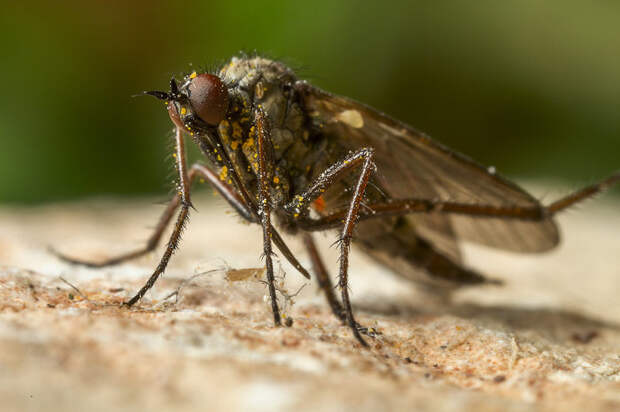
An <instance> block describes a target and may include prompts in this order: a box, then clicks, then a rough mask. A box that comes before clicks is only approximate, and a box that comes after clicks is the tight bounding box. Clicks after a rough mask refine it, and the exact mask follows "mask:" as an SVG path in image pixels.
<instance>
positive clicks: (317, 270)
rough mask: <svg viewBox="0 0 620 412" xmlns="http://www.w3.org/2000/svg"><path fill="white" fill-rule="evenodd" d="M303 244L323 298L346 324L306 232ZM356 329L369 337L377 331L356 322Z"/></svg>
mask: <svg viewBox="0 0 620 412" xmlns="http://www.w3.org/2000/svg"><path fill="white" fill-rule="evenodd" d="M303 241H304V246H305V247H306V251H307V252H308V255H310V260H311V261H312V269H313V271H314V274H315V275H316V278H317V280H318V282H319V288H321V290H322V291H323V293H324V294H325V298H326V299H327V303H328V304H329V307H330V309H331V310H332V313H333V314H334V315H335V316H336V317H337V318H338V319H340V321H342V323H343V324H347V317H346V315H345V313H344V308H343V307H342V305H341V304H340V302H339V301H338V298H337V297H336V294H335V293H334V285H333V284H332V281H331V279H330V277H329V273H328V272H327V268H326V267H325V265H324V264H323V259H321V255H320V254H319V250H318V249H317V247H316V244H315V242H314V239H313V238H312V235H311V234H310V233H308V232H305V233H304V234H303ZM356 325H357V330H358V331H359V332H360V333H361V334H362V335H366V336H370V337H375V336H377V334H380V333H379V332H377V331H376V330H375V329H374V328H367V327H364V326H362V325H360V324H359V323H357V322H356Z"/></svg>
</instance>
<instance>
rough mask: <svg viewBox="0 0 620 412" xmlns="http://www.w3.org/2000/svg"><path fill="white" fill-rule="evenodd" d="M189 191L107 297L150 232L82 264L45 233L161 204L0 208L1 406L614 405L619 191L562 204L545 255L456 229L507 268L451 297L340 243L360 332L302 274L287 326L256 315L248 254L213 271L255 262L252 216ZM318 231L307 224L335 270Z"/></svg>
mask: <svg viewBox="0 0 620 412" xmlns="http://www.w3.org/2000/svg"><path fill="white" fill-rule="evenodd" d="M195 203H196V205H197V207H198V209H199V212H198V213H194V214H193V217H192V221H191V222H190V225H189V227H188V230H187V233H186V236H185V238H184V241H183V243H182V246H181V250H180V251H179V253H178V255H176V256H175V258H174V259H173V262H172V265H171V267H170V269H169V270H168V271H167V272H166V275H165V276H164V278H163V279H162V281H161V282H159V283H158V284H157V286H156V287H155V289H154V290H153V292H152V293H150V294H147V296H146V298H145V299H144V300H143V301H142V302H141V303H140V304H139V305H138V306H137V307H135V308H132V309H126V308H122V307H120V306H119V304H120V303H121V302H122V301H123V300H124V299H126V298H127V297H128V296H130V295H131V294H132V293H133V292H135V291H136V290H137V288H138V287H139V286H141V284H142V282H144V281H145V279H146V277H147V276H148V275H149V272H150V270H152V268H153V267H154V266H155V264H156V261H157V257H158V256H159V254H160V253H161V250H160V251H158V252H157V253H155V254H153V255H152V256H149V257H146V258H143V259H139V260H137V261H135V262H131V263H128V264H125V265H121V266H117V267H111V268H106V269H100V270H94V269H85V268H81V267H75V266H71V265H68V264H65V263H62V262H60V261H58V260H57V259H56V258H54V257H53V256H51V255H50V254H49V253H48V252H47V250H46V247H47V246H48V245H50V244H53V245H54V246H56V247H58V248H60V249H61V250H62V251H65V252H67V253H71V254H72V255H76V256H83V257H89V258H95V259H96V258H102V257H105V256H108V255H111V254H114V253H116V252H120V251H125V250H127V249H130V248H134V247H137V246H139V245H140V244H141V243H140V242H141V241H142V240H143V239H145V238H146V237H147V236H148V230H147V229H146V228H145V226H146V225H149V224H153V223H154V222H155V221H156V219H157V215H158V213H159V212H160V211H161V210H162V207H161V206H156V205H153V204H149V203H121V202H112V201H101V202H89V203H82V204H72V205H56V206H47V207H40V208H35V209H26V210H24V209H8V208H4V209H1V210H0V265H2V266H0V402H2V410H7V411H10V410H40V409H43V408H45V409H46V410H50V411H54V410H59V411H60V410H67V409H71V410H85V409H88V410H94V411H97V410H121V411H122V410H136V409H137V408H138V406H140V407H141V408H142V409H146V408H149V409H150V410H166V411H170V410H184V411H191V410H258V411H260V410H265V411H267V410H269V411H271V410H291V409H295V410H298V411H301V410H312V411H316V410H321V411H322V410H326V411H330V410H334V411H336V410H338V411H342V410H345V411H346V410H358V411H360V410H361V411H365V410H368V411H371V410H372V411H374V410H400V409H403V410H405V409H407V410H412V409H414V408H416V409H417V410H428V411H453V410H467V409H470V410H476V411H487V410H488V411H491V410H507V411H513V410H514V411H522V410H551V411H554V410H563V411H566V410H583V409H585V408H588V409H590V410H595V409H596V410H618V408H620V326H619V325H620V301H619V300H618V299H617V291H618V290H620V254H619V253H618V252H619V249H618V244H620V242H619V240H620V235H619V234H618V233H620V232H619V229H620V213H618V204H617V203H615V204H614V203H613V202H612V201H607V202H605V201H603V200H602V199H601V200H597V201H596V202H593V203H591V204H589V205H587V207H583V208H582V209H581V210H579V211H578V212H569V213H568V214H567V215H566V216H562V217H561V218H560V224H561V225H562V228H563V233H564V237H565V242H564V243H563V245H562V246H561V247H560V248H559V249H558V250H557V251H555V252H553V253H550V254H547V255H543V256H517V255H511V254H508V253H502V252H497V251H490V250H483V249H481V248H474V247H469V248H468V250H467V252H468V260H469V261H470V262H471V264H472V265H473V266H475V267H476V268H478V269H480V270H481V271H483V272H485V273H489V274H492V275H494V276H496V277H500V278H502V279H504V280H505V281H506V286H503V287H488V288H478V289H470V290H465V291H463V292H460V293H459V294H458V295H457V296H455V298H454V301H453V302H452V303H451V304H446V303H445V302H442V301H440V300H439V299H433V298H430V297H428V296H425V295H423V294H421V293H420V292H418V291H416V289H415V287H414V286H413V285H410V284H409V283H407V282H405V281H402V280H400V279H398V278H397V277H395V276H393V275H392V274H390V273H388V272H387V271H385V270H384V269H383V268H381V267H377V266H375V265H373V264H371V263H370V262H369V261H368V260H366V259H365V258H364V257H363V256H361V253H359V252H356V251H355V249H354V251H353V262H352V265H353V266H352V271H351V277H352V286H351V290H352V293H353V299H354V303H355V306H356V310H357V314H358V318H359V320H360V322H361V323H363V324H365V325H367V326H373V327H375V328H377V329H378V330H379V331H380V332H381V333H382V334H381V335H380V336H378V337H377V338H376V339H374V340H372V341H371V344H372V349H370V350H363V349H361V348H360V347H359V345H358V344H357V343H356V342H355V341H354V340H353V339H352V338H351V334H350V333H349V331H348V330H347V329H346V328H344V327H342V326H341V325H340V324H339V322H337V321H336V320H335V319H334V318H333V317H332V316H331V315H330V312H329V309H328V307H327V305H326V304H325V303H324V302H323V299H322V297H321V296H320V295H318V294H317V293H316V285H314V284H310V285H307V286H305V287H304V288H303V289H302V291H301V292H300V294H299V295H298V296H296V297H294V298H293V301H290V300H286V302H285V300H283V301H282V303H286V305H287V308H286V309H287V310H286V313H287V316H290V317H292V318H293V319H294V324H293V326H292V327H290V328H274V327H272V324H271V319H272V317H271V314H270V312H269V307H268V305H267V304H266V303H265V302H264V296H265V294H266V289H265V287H264V285H263V284H262V283H261V282H259V281H257V279H256V277H257V276H260V273H261V272H260V271H253V272H248V273H247V274H249V275H250V276H249V277H248V278H247V279H244V280H237V281H230V280H227V268H230V267H234V268H256V267H260V266H261V262H260V259H259V256H260V254H261V244H260V239H261V234H260V230H259V228H258V227H254V226H247V225H243V224H238V220H239V219H238V218H237V217H234V215H231V214H230V213H228V212H226V210H227V208H226V207H225V206H223V205H222V203H221V202H217V203H206V202H204V201H202V200H200V199H198V200H196V201H195ZM333 239H334V235H333V234H329V235H327V236H326V237H324V236H323V235H319V236H317V240H318V241H319V243H321V244H323V246H324V247H323V251H324V252H325V256H326V260H327V262H328V264H329V267H330V268H331V269H332V272H335V267H336V259H337V255H336V253H335V250H334V249H333V248H332V249H330V248H329V245H330V244H331V243H332V242H333ZM291 244H292V245H293V249H294V250H295V251H298V252H299V256H300V258H301V260H302V263H306V264H307V259H306V257H305V255H304V254H303V252H302V250H301V248H300V246H299V244H297V243H295V242H293V243H291ZM202 272H207V273H204V274H202V275H199V276H195V277H194V278H192V279H191V280H188V279H190V277H192V276H193V275H195V274H196V273H202ZM285 272H286V273H287V274H288V275H287V276H286V279H285V281H284V283H283V286H282V287H283V288H284V289H286V290H288V291H289V293H290V294H292V293H294V292H295V291H297V290H298V289H299V287H301V286H302V285H303V284H304V283H305V280H304V279H300V276H298V275H297V274H296V272H295V271H294V270H292V269H291V268H290V267H289V266H287V265H285V264H284V263H282V270H281V271H280V273H279V275H280V277H284V273H285ZM229 275H230V272H229ZM236 275H237V277H243V276H239V273H237V274H236ZM61 277H62V279H61ZM229 278H230V276H229ZM63 279H64V280H63ZM180 286H182V287H180ZM179 287H180V289H179ZM74 288H75V289H74ZM76 289H77V290H76ZM177 289H179V293H178V296H172V297H168V298H167V299H165V298H166V297H167V296H168V295H169V294H170V293H171V292H174V291H175V290H177Z"/></svg>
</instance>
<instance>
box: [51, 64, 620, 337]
mask: <svg viewBox="0 0 620 412" xmlns="http://www.w3.org/2000/svg"><path fill="white" fill-rule="evenodd" d="M145 94H147V95H151V96H154V97H156V98H157V99H160V100H163V101H164V102H165V104H166V108H167V111H168V115H169V116H170V119H171V120H172V123H173V124H174V127H175V134H174V139H175V144H176V153H175V156H174V158H175V161H176V166H177V171H178V184H177V193H176V195H175V196H174V198H173V199H172V200H171V201H170V203H169V205H168V207H167V208H166V210H165V211H164V213H163V215H162V216H161V218H160V220H159V223H158V224H157V227H156V229H155V231H154V233H153V234H152V235H151V237H150V238H149V239H148V241H147V242H146V245H145V246H144V247H142V248H140V249H138V250H135V251H131V252H128V253H126V254H123V255H120V256H116V257H113V258H110V259H108V260H106V261H103V262H98V263H94V262H88V261H83V260H77V259H72V258H68V257H66V256H63V255H61V257H62V258H63V259H65V260H67V261H69V262H72V263H76V264H83V265H87V266H94V267H103V266H109V265H114V264H119V263H121V262H124V261H126V260H129V259H133V258H136V257H138V256H142V255H144V254H146V253H148V252H150V251H152V250H154V249H155V248H156V247H157V245H158V244H159V243H160V240H161V238H162V235H163V232H164V230H165V228H166V227H167V226H168V225H169V224H170V223H171V222H172V220H173V218H174V216H175V214H176V221H175V223H174V230H173V231H172V234H171V235H170V238H169V240H168V243H167V246H166V249H165V251H164V254H163V256H162V257H161V260H160V262H159V264H158V265H157V267H156V268H155V270H154V272H153V274H152V275H151V277H150V278H149V279H148V281H147V282H146V283H145V285H144V286H143V287H142V288H141V289H140V290H139V291H138V292H137V293H136V295H135V296H133V297H132V298H131V299H130V300H129V301H127V302H126V303H125V304H126V305H127V306H132V305H134V304H135V303H136V302H138V301H139V300H140V299H141V298H142V297H143V296H144V294H145V293H146V292H147V291H148V290H149V289H150V288H151V287H152V286H153V285H154V284H155V282H156V281H157V279H158V278H159V276H160V275H161V274H162V273H164V271H165V269H166V266H167V265H168V262H169V261H170V258H171V257H172V255H173V253H174V251H175V250H176V248H177V247H178V245H179V239H180V236H181V232H182V231H183V227H184V225H185V223H186V221H187V218H188V216H189V214H190V210H191V208H192V203H191V196H190V195H191V186H192V183H193V182H194V181H195V180H196V178H202V179H205V180H206V181H208V182H209V183H210V184H211V185H212V186H213V187H214V188H215V189H216V190H217V191H218V192H219V193H220V194H221V195H222V196H223V197H224V199H226V200H227V201H228V203H229V204H230V205H231V206H232V208H233V209H235V210H236V211H237V212H238V213H239V215H240V216H241V217H242V218H244V219H245V220H247V221H248V222H251V223H256V224H259V225H261V227H262V230H263V238H262V243H263V252H264V256H265V266H266V278H267V284H268V288H269V295H270V298H271V308H272V312H273V320H274V323H275V325H280V324H281V323H282V321H281V316H280V308H279V307H278V301H277V299H276V286H275V284H274V274H273V262H272V255H273V251H272V246H275V247H276V248H277V249H278V250H279V251H280V253H281V254H282V255H283V256H284V257H285V258H286V259H287V260H288V261H289V262H290V263H291V264H292V265H293V266H294V267H295V268H296V269H297V270H298V271H299V272H300V273H301V274H302V275H303V276H305V277H307V278H310V274H309V273H308V271H307V270H306V269H305V268H304V267H303V266H302V265H301V264H300V263H299V261H298V260H297V258H296V257H295V256H294V255H293V253H292V252H291V251H290V249H289V248H288V247H287V245H286V243H285V242H284V240H283V238H282V237H281V236H280V233H279V230H282V231H283V232H287V233H290V234H298V235H301V236H302V237H303V241H304V245H305V247H306V250H307V251H308V253H309V256H310V261H311V262H312V269H313V272H314V275H315V276H316V278H317V280H318V282H319V286H320V288H321V289H322V290H323V292H324V293H325V296H326V299H327V301H328V303H329V306H330V308H331V310H332V312H333V313H334V315H335V316H336V317H338V318H339V319H340V320H341V321H342V322H343V323H344V324H346V325H348V326H349V327H350V328H351V330H352V332H353V334H354V336H355V337H356V338H357V340H358V341H359V342H360V343H361V344H362V345H364V346H367V343H366V341H365V339H364V338H363V337H362V335H363V334H365V335H368V336H373V334H374V333H375V332H374V330H373V329H367V328H363V327H362V326H361V325H359V324H358V323H357V321H356V320H355V317H354V314H353V311H352V309H351V302H350V299H349V289H348V282H349V250H350V246H351V243H352V242H353V243H355V244H357V245H358V246H359V247H360V248H361V249H362V250H364V251H365V252H366V253H367V254H369V255H370V256H371V257H372V258H374V259H375V260H377V261H378V262H380V263H382V264H384V265H385V266H387V267H388V268H390V269H392V270H393V271H394V272H396V273H397V274H399V275H401V276H403V277H405V278H408V279H410V280H412V281H414V282H417V283H419V284H422V285H425V286H427V287H430V288H435V289H437V290H446V289H447V290H453V289H456V288H459V287H462V286H467V285H480V284H484V283H497V281H495V280H493V279H489V278H487V277H485V276H484V275H482V274H480V273H477V272H475V271H474V270H472V269H469V268H467V267H466V266H465V265H464V264H463V260H462V256H461V252H460V248H459V242H460V241H463V240H465V241H470V242H474V243H478V244H482V245H486V246H491V247H495V248H499V249H504V250H510V251H515V252H529V253H533V252H543V251H546V250H549V249H551V248H553V247H555V246H556V245H557V244H558V242H559V235H558V230H557V226H556V224H555V222H554V220H553V217H554V215H555V214H557V213H558V212H560V211H562V210H564V209H566V208H569V207H571V206H572V205H574V204H576V203H578V202H580V201H582V200H584V199H587V198H590V197H592V196H593V195H595V194H596V193H599V192H601V191H603V190H605V189H607V188H608V187H610V186H611V185H613V184H615V183H617V182H619V181H620V172H616V173H615V174H613V175H612V176H610V177H608V178H607V179H605V180H603V181H601V182H599V183H597V184H594V185H591V186H588V187H585V188H583V189H581V190H578V191H576V192H574V193H571V194H569V195H568V196H565V197H563V198H561V199H559V200H557V201H555V202H553V203H550V204H548V205H543V204H541V203H540V202H539V201H538V200H537V199H536V198H534V197H533V196H532V195H530V194H529V193H527V192H526V191H524V190H523V189H521V188H520V187H519V186H517V185H516V184H514V183H512V182H511V181H509V180H507V179H505V178H503V177H502V176H500V175H498V174H497V173H496V172H495V169H494V168H485V167H482V166H481V165H479V164H477V163H475V162H474V161H473V160H471V159H470V158H468V157H466V156H464V155H462V154H460V153H457V152H454V151H452V150H450V149H449V148H447V147H445V146H443V145H441V144H439V143H437V142H435V141H434V140H432V139H431V138H430V137H428V136H426V135H425V134H423V133H421V132H419V131H417V130H415V129H413V128H412V127H410V126H408V125H406V124H404V123H401V122H399V121H397V120H395V119H392V118H391V117H389V116H387V115H385V114H383V113H381V112H379V111H377V110H374V109H372V108H370V107H368V106H365V105H363V104H361V103H358V102H355V101H353V100H350V99H348V98H346V97H341V96H336V95H333V94H330V93H328V92H325V91H323V90H320V89H318V88H316V87H313V86H311V85H310V84H309V83H307V82H305V81H303V80H299V79H298V78H297V77H296V76H295V74H294V73H293V71H292V70H291V69H289V68H288V67H287V66H285V65H284V64H282V63H280V62H277V61H273V60H269V59H266V58H263V57H258V56H251V57H247V56H242V57H233V58H232V59H231V60H230V62H228V63H227V64H225V65H224V66H223V67H222V68H221V69H219V71H217V72H215V73H197V72H192V73H190V74H188V75H186V76H184V77H183V79H182V81H181V82H180V83H177V81H176V80H175V79H174V78H173V79H172V80H171V81H170V90H169V91H166V92H165V91H148V92H145ZM188 136H189V137H190V139H191V140H192V141H193V142H194V143H195V144H197V145H198V147H199V148H200V150H201V152H202V154H204V156H205V157H206V161H207V162H206V165H203V164H200V163H196V164H194V165H192V166H188V165H187V160H186V155H185V139H186V137H188ZM276 227H277V228H278V229H276ZM331 229H336V230H338V231H339V237H338V247H339V252H340V259H339V272H338V273H339V276H338V282H337V286H338V289H339V291H340V299H338V297H337V295H336V293H335V292H334V287H333V284H332V281H331V280H330V277H329V275H328V272H327V269H326V267H325V265H324V263H323V261H322V259H321V257H320V255H319V253H318V251H317V248H316V246H315V243H314V240H313V238H312V235H311V232H317V231H325V230H331Z"/></svg>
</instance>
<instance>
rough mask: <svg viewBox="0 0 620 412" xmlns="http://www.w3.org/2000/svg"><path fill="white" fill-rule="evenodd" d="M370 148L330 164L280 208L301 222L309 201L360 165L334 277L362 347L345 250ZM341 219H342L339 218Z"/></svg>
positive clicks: (366, 176)
mask: <svg viewBox="0 0 620 412" xmlns="http://www.w3.org/2000/svg"><path fill="white" fill-rule="evenodd" d="M372 157H373V149H371V148H363V149H360V150H358V151H356V152H354V153H352V154H351V155H349V156H347V157H346V158H345V159H344V160H342V161H339V162H337V163H334V164H333V165H331V166H330V167H329V168H327V169H326V170H325V171H324V172H323V173H321V174H320V175H319V176H318V177H317V178H316V179H315V180H314V181H313V182H312V183H311V184H310V185H309V186H308V189H306V190H305V191H304V192H303V193H302V194H300V195H297V196H295V197H294V199H293V200H292V201H291V202H290V203H288V204H287V205H285V206H284V209H285V210H286V211H287V212H288V213H290V214H292V215H293V217H295V218H299V221H300V222H303V221H304V219H305V218H306V217H307V210H308V207H309V205H310V203H311V202H313V201H314V200H315V199H317V198H318V197H319V196H320V195H321V194H322V193H323V192H324V191H325V190H326V189H327V188H329V187H330V186H331V185H332V184H333V183H334V182H336V181H338V179H340V178H341V177H342V176H343V175H344V174H345V173H347V172H349V171H350V170H351V169H353V168H357V167H361V174H360V177H359V179H358V181H357V185H356V187H355V192H354V194H353V197H352V199H351V203H350V205H349V207H348V209H347V214H346V217H345V219H344V226H343V228H342V233H341V236H340V239H339V243H340V270H339V277H338V286H339V287H340V292H341V296H342V304H343V307H344V313H345V316H346V322H347V324H348V325H349V327H350V328H351V330H352V331H353V335H354V336H355V338H356V339H357V340H358V341H359V342H360V343H361V344H362V345H364V346H368V344H367V343H366V342H365V341H364V339H363V338H362V336H361V334H360V331H359V329H358V326H359V324H358V323H357V322H356V321H355V318H354V316H353V310H352V308H351V301H350V298H349V289H348V268H349V250H350V247H351V239H352V237H353V229H354V227H355V223H356V222H357V217H358V215H359V211H360V205H361V202H362V199H363V198H364V192H365V190H366V186H367V184H368V180H369V179H370V174H371V173H372V171H373V170H374V169H375V166H374V163H373V162H372ZM341 221H342V220H341Z"/></svg>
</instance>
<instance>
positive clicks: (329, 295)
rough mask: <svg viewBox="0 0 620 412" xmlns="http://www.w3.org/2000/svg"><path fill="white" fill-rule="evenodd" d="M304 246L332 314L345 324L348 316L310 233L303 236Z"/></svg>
mask: <svg viewBox="0 0 620 412" xmlns="http://www.w3.org/2000/svg"><path fill="white" fill-rule="evenodd" d="M303 240H304V246H305V247H306V250H307V251H308V255H310V260H311V261H312V270H313V272H314V274H315V276H316V278H317V280H318V281H319V287H320V288H321V290H322V291H323V293H325V298H326V299H327V303H328V304H329V307H330V308H331V310H332V313H333V314H334V315H336V317H337V318H338V319H340V320H341V321H343V322H345V321H346V320H347V319H346V316H345V314H344V309H343V308H342V305H341V304H340V302H338V298H337V297H336V294H335V293H334V285H333V284H332V281H331V279H330V278H329V273H327V268H325V265H324V264H323V260H322V259H321V255H319V251H318V249H317V248H316V245H315V243H314V239H313V238H312V235H311V234H310V233H304V234H303Z"/></svg>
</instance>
